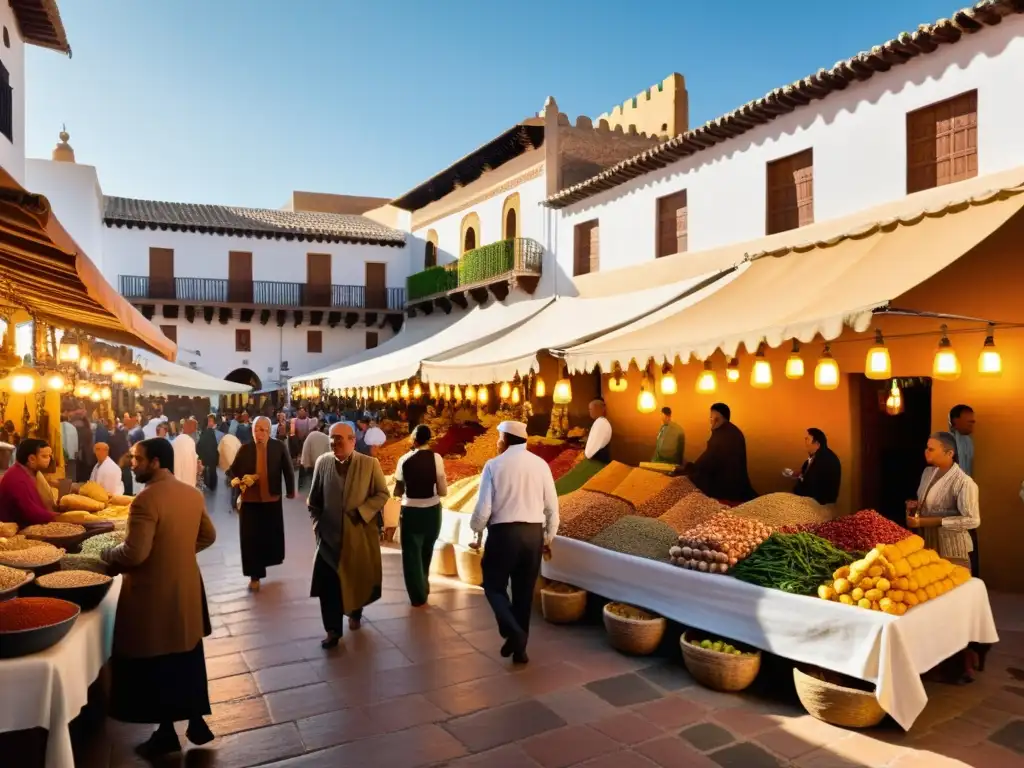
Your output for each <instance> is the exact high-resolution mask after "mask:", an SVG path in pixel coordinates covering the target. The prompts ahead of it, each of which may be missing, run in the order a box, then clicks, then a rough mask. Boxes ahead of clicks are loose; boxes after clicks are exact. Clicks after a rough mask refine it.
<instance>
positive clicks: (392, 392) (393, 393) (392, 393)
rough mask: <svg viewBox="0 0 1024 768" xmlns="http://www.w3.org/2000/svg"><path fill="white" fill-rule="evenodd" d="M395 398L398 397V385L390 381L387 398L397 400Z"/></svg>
mask: <svg viewBox="0 0 1024 768" xmlns="http://www.w3.org/2000/svg"><path fill="white" fill-rule="evenodd" d="M397 399H398V387H396V386H395V385H394V382H392V384H391V386H390V387H388V400H397Z"/></svg>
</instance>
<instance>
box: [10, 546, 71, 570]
mask: <svg viewBox="0 0 1024 768" xmlns="http://www.w3.org/2000/svg"><path fill="white" fill-rule="evenodd" d="M62 557H64V550H63V549H57V547H55V546H53V544H46V543H45V542H43V545H42V546H41V547H32V549H15V550H11V551H8V552H0V565H7V566H11V567H12V568H40V567H42V566H44V565H52V564H53V563H56V562H57V561H58V560H60V559H61V558H62Z"/></svg>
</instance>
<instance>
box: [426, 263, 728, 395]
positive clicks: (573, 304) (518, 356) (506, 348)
mask: <svg viewBox="0 0 1024 768" xmlns="http://www.w3.org/2000/svg"><path fill="white" fill-rule="evenodd" d="M723 274H725V273H723V272H717V271H716V272H710V273H705V274H694V275H693V276H691V277H689V278H688V279H685V280H681V281H679V282H677V283H672V284H670V285H659V286H658V287H657V288H648V289H647V290H642V291H630V292H628V293H619V294H615V295H608V296H605V295H600V296H597V297H585V296H572V297H569V296H561V297H558V298H556V299H555V300H554V301H553V302H551V304H549V305H548V306H547V307H545V308H544V309H543V310H541V311H540V312H538V313H537V314H536V315H534V316H533V317H531V318H530V319H529V320H527V321H526V322H525V323H523V324H522V325H520V326H519V327H518V328H516V329H515V330H512V331H509V332H508V333H505V334H502V335H501V336H500V337H498V338H496V339H495V340H494V341H492V342H490V343H489V344H481V345H478V346H474V347H473V348H472V349H470V350H468V351H466V352H463V353H461V354H457V355H448V356H445V355H442V356H440V357H437V358H433V359H431V360H424V361H423V367H422V371H421V375H422V377H423V380H424V381H427V382H433V383H436V384H491V383H493V382H499V381H511V380H512V379H514V378H515V377H516V375H517V374H518V375H520V376H526V375H527V374H529V373H532V372H536V371H538V370H539V369H540V362H539V360H538V359H537V352H538V351H539V350H542V349H551V348H553V347H554V348H563V347H567V346H571V345H573V344H578V343H581V342H583V341H586V340H588V339H591V338H593V337H595V336H597V335H599V334H602V333H605V332H607V331H609V330H612V329H614V328H617V327H620V326H622V325H625V324H627V323H629V322H631V321H633V320H635V319H637V318H639V317H643V316H645V315H647V314H649V313H651V312H654V311H656V310H658V309H660V308H661V307H663V306H664V305H665V304H666V303H668V302H671V301H673V300H675V299H678V298H680V297H681V296H684V295H686V294H688V293H690V292H692V291H694V290H697V289H699V288H702V287H705V286H706V285H710V284H716V282H718V281H716V278H720V277H722V276H723Z"/></svg>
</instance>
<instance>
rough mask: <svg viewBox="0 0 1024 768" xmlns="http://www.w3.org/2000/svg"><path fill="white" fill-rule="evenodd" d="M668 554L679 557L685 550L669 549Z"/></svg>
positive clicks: (678, 548)
mask: <svg viewBox="0 0 1024 768" xmlns="http://www.w3.org/2000/svg"><path fill="white" fill-rule="evenodd" d="M668 553H669V555H670V556H672V557H679V556H680V555H681V554H683V550H682V549H681V548H680V547H669V548H668Z"/></svg>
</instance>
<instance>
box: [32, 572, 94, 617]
mask: <svg viewBox="0 0 1024 768" xmlns="http://www.w3.org/2000/svg"><path fill="white" fill-rule="evenodd" d="M112 583H113V579H112V578H111V577H110V576H107V575H106V574H104V573H96V572H94V571H54V572H53V573H48V574H46V575H45V576H38V577H36V580H35V582H34V583H33V584H32V586H31V587H30V588H29V589H28V590H27V591H26V593H25V594H32V595H36V596H39V597H54V598H57V599H58V600H67V601H68V602H69V603H74V604H75V605H77V606H78V607H79V608H81V609H82V610H83V611H91V610H92V609H93V608H95V607H96V606H97V605H99V604H100V603H101V602H103V598H104V597H106V596H107V592H109V591H110V585H111V584H112Z"/></svg>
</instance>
